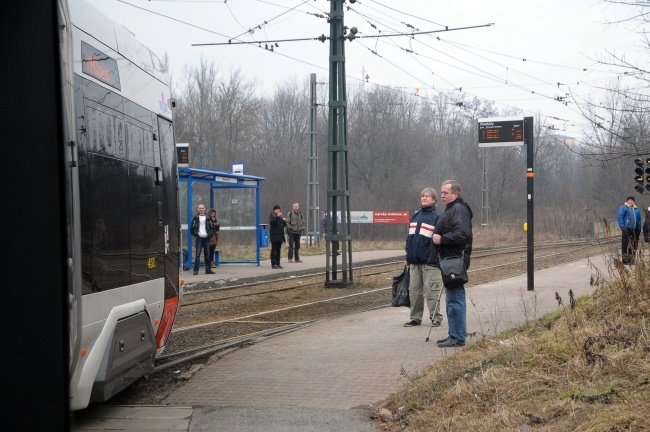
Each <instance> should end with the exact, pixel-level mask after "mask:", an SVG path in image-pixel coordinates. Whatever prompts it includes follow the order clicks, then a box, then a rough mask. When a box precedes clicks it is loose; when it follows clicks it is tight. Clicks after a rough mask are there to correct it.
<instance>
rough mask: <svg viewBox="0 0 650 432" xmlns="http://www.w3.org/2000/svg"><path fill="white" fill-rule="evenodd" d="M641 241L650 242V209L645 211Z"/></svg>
mask: <svg viewBox="0 0 650 432" xmlns="http://www.w3.org/2000/svg"><path fill="white" fill-rule="evenodd" d="M643 241H645V242H646V243H648V242H650V207H648V210H646V211H645V220H644V221H643Z"/></svg>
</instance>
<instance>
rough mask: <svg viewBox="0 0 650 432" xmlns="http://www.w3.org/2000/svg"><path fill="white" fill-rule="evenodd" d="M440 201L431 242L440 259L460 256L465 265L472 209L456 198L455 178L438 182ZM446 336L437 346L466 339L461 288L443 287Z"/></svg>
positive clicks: (459, 344)
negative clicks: (441, 209)
mask: <svg viewBox="0 0 650 432" xmlns="http://www.w3.org/2000/svg"><path fill="white" fill-rule="evenodd" d="M440 196H441V198H442V202H443V203H444V204H445V205H446V206H447V207H446V208H445V212H444V213H443V214H442V217H441V218H440V219H439V220H438V223H437V224H436V228H435V230H434V234H433V243H434V244H435V245H436V246H437V247H436V249H437V251H438V253H440V258H441V259H444V258H447V257H460V256H462V257H463V258H464V261H465V268H469V264H470V262H469V261H470V254H471V253H472V216H473V214H472V210H471V209H470V208H469V206H468V205H467V203H465V201H463V199H462V198H461V197H460V185H459V184H458V182H457V181H455V180H447V181H445V182H443V183H442V188H441V189H440ZM445 292H446V294H445V296H446V297H445V299H446V305H447V320H448V321H449V336H448V337H447V338H445V339H441V340H439V341H438V346H439V347H456V346H464V345H465V339H466V338H467V307H466V303H465V287H464V286H462V285H461V286H460V287H457V288H449V287H445Z"/></svg>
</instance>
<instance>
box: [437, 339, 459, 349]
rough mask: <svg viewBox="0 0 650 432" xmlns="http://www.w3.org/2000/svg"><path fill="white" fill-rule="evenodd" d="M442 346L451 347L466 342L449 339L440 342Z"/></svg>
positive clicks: (439, 344)
mask: <svg viewBox="0 0 650 432" xmlns="http://www.w3.org/2000/svg"><path fill="white" fill-rule="evenodd" d="M438 346H439V347H440V348H451V347H462V346H465V342H460V341H457V340H456V339H451V338H449V339H447V340H446V341H444V342H440V343H438Z"/></svg>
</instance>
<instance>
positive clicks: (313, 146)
mask: <svg viewBox="0 0 650 432" xmlns="http://www.w3.org/2000/svg"><path fill="white" fill-rule="evenodd" d="M309 91H310V99H311V106H310V107H309V117H310V119H309V167H308V168H307V183H308V184H307V236H308V238H309V245H310V246H311V245H312V244H313V243H314V240H316V243H317V244H318V245H319V246H320V234H321V232H320V214H319V205H318V202H319V198H320V194H319V190H318V189H319V187H318V148H317V142H316V118H317V117H316V116H317V115H318V114H317V112H316V109H317V108H318V103H317V102H316V74H315V73H313V74H310V75H309Z"/></svg>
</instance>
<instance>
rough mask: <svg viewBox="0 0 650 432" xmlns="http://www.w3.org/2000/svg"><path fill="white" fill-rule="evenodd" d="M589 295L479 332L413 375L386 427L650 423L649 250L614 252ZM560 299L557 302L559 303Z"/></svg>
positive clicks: (597, 427) (576, 427) (612, 427)
mask: <svg viewBox="0 0 650 432" xmlns="http://www.w3.org/2000/svg"><path fill="white" fill-rule="evenodd" d="M610 261H611V262H612V265H611V268H610V271H609V274H608V275H600V277H597V278H595V279H594V283H595V284H596V285H598V284H600V283H601V281H603V280H606V279H607V280H609V282H608V284H603V285H601V286H599V287H598V288H597V290H596V291H595V293H594V294H593V295H592V296H591V297H583V298H578V299H575V298H572V296H571V297H570V298H560V299H559V300H558V310H557V311H556V312H554V313H551V314H548V315H546V316H544V317H542V318H541V319H540V320H538V321H531V322H528V323H526V324H525V325H522V326H521V327H519V328H517V329H515V330H510V331H508V332H505V333H503V334H501V335H500V336H498V337H493V338H487V339H483V340H481V341H480V342H478V343H477V344H475V345H473V346H471V347H469V348H467V349H466V350H464V351H463V352H461V353H458V354H456V355H454V356H452V357H449V358H447V359H446V360H443V361H441V362H439V363H437V364H434V365H432V366H430V367H429V368H428V369H426V370H424V371H422V372H421V373H419V374H418V375H417V376H415V377H413V378H412V379H411V380H410V381H409V382H408V383H407V384H406V385H405V386H404V387H403V389H402V390H401V391H400V392H399V393H397V394H395V395H393V396H392V397H391V398H390V399H389V400H388V401H387V402H386V403H385V404H384V406H383V409H384V410H388V411H383V412H381V413H379V412H378V413H379V415H378V418H382V419H383V422H382V423H381V424H380V427H381V428H383V430H385V431H397V430H404V431H416V432H419V431H427V432H428V431H470V430H471V431H501V430H509V431H525V430H533V429H534V430H544V431H565V430H566V431H639V430H650V422H648V420H647V416H648V411H650V362H649V360H650V340H649V338H648V329H647V323H646V320H647V319H648V317H650V284H649V283H648V282H647V281H648V280H649V278H650V259H649V258H647V257H645V258H644V257H642V256H639V257H638V258H637V265H636V266H635V267H633V268H630V267H628V266H626V267H624V266H623V265H622V264H621V263H620V260H619V258H618V257H612V260H610ZM560 303H561V304H560Z"/></svg>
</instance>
